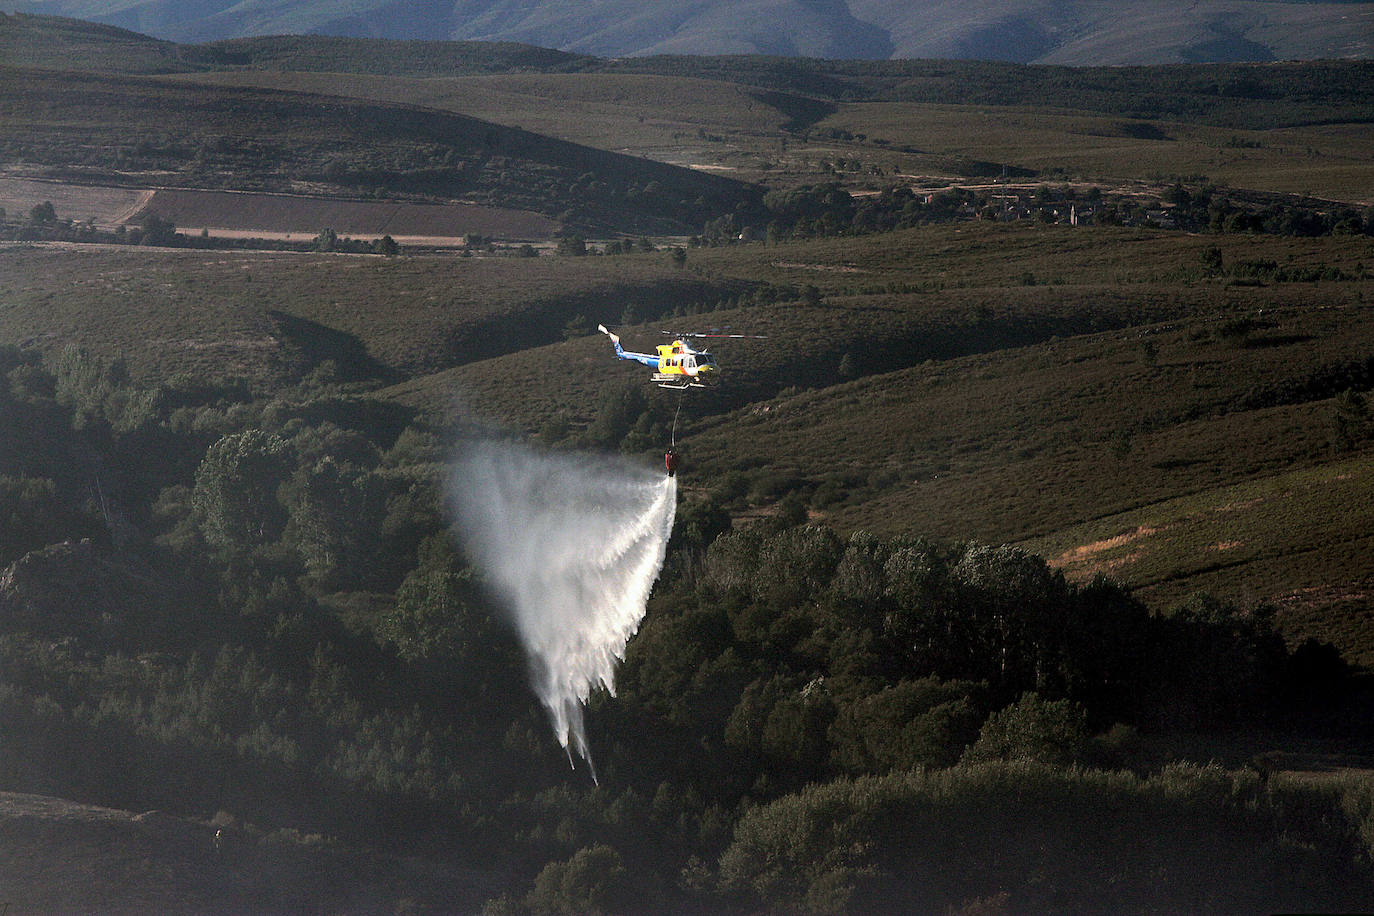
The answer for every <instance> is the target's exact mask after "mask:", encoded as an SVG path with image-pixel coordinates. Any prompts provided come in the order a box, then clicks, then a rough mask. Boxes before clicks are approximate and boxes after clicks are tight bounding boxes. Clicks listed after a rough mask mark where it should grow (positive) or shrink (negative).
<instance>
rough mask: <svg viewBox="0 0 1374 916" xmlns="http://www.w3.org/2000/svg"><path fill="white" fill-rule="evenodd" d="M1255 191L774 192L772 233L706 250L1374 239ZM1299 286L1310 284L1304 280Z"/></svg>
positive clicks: (1349, 224) (720, 225)
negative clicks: (865, 241)
mask: <svg viewBox="0 0 1374 916" xmlns="http://www.w3.org/2000/svg"><path fill="white" fill-rule="evenodd" d="M1251 196H1252V195H1248V194H1245V193H1237V194H1229V193H1227V192H1226V191H1224V190H1220V189H1216V188H1201V189H1198V190H1195V191H1190V190H1188V189H1187V188H1185V187H1183V186H1182V185H1174V186H1172V187H1169V188H1165V189H1163V190H1161V191H1160V192H1159V195H1158V196H1157V197H1156V198H1154V199H1153V200H1151V199H1148V198H1146V199H1141V198H1140V197H1139V196H1138V195H1124V194H1117V193H1111V192H1103V191H1102V189H1101V188H1089V189H1087V190H1082V191H1080V190H1078V189H1075V188H1073V187H1071V186H1069V185H1061V186H1054V185H1049V184H1042V185H1039V186H1038V187H1036V188H1035V189H1034V190H1024V189H1017V188H1014V187H1008V188H1006V189H1005V190H1001V189H999V190H995V191H972V190H969V189H966V188H957V187H956V188H949V189H943V190H935V191H919V190H916V189H912V188H905V187H893V188H887V189H885V190H883V191H882V192H881V193H878V194H873V195H868V196H861V197H856V196H854V195H851V194H850V193H849V192H848V191H847V190H845V188H844V187H843V186H841V185H840V184H839V183H828V184H821V185H805V186H802V187H799V188H794V189H789V190H780V191H770V192H768V193H767V194H765V195H764V197H763V207H764V209H765V211H766V216H764V217H763V220H765V222H763V223H762V228H758V227H752V226H751V227H746V226H745V225H744V224H743V222H742V221H741V220H740V219H739V218H738V217H737V216H736V215H735V214H728V215H726V216H724V217H720V218H718V219H716V220H713V221H711V222H709V223H707V224H706V227H705V231H704V232H703V234H702V235H701V236H699V237H697V240H696V241H697V243H698V244H703V243H704V244H719V243H721V242H730V241H734V240H736V239H739V238H741V237H743V238H746V239H747V238H767V239H769V240H772V241H785V240H789V239H806V238H818V237H828V236H839V235H867V234H870V233H876V232H890V231H893V230H896V229H909V228H913V227H916V226H925V225H930V224H933V223H947V222H955V221H959V220H971V219H985V220H991V221H1000V222H1007V221H1016V220H1030V221H1036V222H1042V223H1057V224H1070V223H1074V224H1078V225H1106V226H1147V227H1154V228H1168V229H1182V230H1186V231H1191V232H1215V233H1246V232H1248V233H1265V234H1271V235H1289V236H1324V235H1341V234H1346V235H1374V208H1366V209H1365V210H1364V211H1363V212H1361V211H1359V210H1357V209H1355V208H1353V207H1349V206H1339V205H1331V204H1325V205H1314V204H1311V203H1307V202H1302V201H1299V200H1287V201H1285V200H1278V199H1269V200H1265V201H1262V202H1260V201H1254V200H1251V199H1249V198H1250V197H1251ZM1294 279H1304V278H1301V277H1295V278H1294Z"/></svg>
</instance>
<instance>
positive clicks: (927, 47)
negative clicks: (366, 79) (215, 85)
mask: <svg viewBox="0 0 1374 916" xmlns="http://www.w3.org/2000/svg"><path fill="white" fill-rule="evenodd" d="M0 10H3V11H7V12H16V11H18V12H29V13H41V14H47V15H55V16H66V17H72V18H76V19H84V20H89V21H93V22H101V23H106V24H109V25H115V26H119V27H122V28H126V29H132V30H134V31H137V32H142V33H144V34H147V35H152V36H155V37H158V38H166V39H171V40H174V41H179V42H205V41H215V40H219V39H225V38H240V37H249V36H260V35H277V34H320V35H341V36H351V37H371V38H399V39H432V40H442V39H450V40H478V41H514V42H522V43H525V44H530V45H538V46H540V47H545V48H556V49H560V50H565V51H577V52H582V53H586V54H595V55H598V56H602V57H631V56H642V55H650V54H693V55H708V54H712V55H713V54H770V55H781V56H802V57H825V58H863V59H887V58H963V59H982V60H1002V61H1015V62H1020V63H1047V64H1067V65H1075V66H1083V65H1108V66H1110V65H1119V64H1164V63H1188V62H1202V61H1269V60H1311V59H1318V58H1368V57H1371V56H1374V2H1370V0H1348V2H1330V0H1328V2H1304V0H1192V2H1181V0H673V2H661V0H660V2H654V0H648V2H646V0H576V2H569V0H327V2H322V0H21V2H15V0H0Z"/></svg>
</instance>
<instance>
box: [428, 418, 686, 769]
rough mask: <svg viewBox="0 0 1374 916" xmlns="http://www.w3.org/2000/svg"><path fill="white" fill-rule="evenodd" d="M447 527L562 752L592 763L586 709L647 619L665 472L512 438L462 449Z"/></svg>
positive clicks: (673, 497)
mask: <svg viewBox="0 0 1374 916" xmlns="http://www.w3.org/2000/svg"><path fill="white" fill-rule="evenodd" d="M448 492H449V504H450V507H451V509H452V511H453V517H454V522H455V524H454V528H455V531H456V532H457V534H458V536H459V537H460V539H461V540H462V542H463V544H464V546H465V548H466V550H467V553H468V556H469V557H470V558H471V559H472V560H473V562H475V563H476V564H477V565H478V566H480V567H481V568H482V570H483V572H484V573H485V575H486V579H487V582H488V583H489V584H490V586H491V587H492V589H493V590H494V591H495V592H496V593H497V595H498V597H499V598H500V599H501V601H502V602H503V604H504V605H505V607H506V609H507V610H508V611H509V613H510V616H511V620H512V622H513V623H514V624H515V628H516V631H517V633H518V634H519V636H520V640H521V642H522V643H524V646H525V651H526V653H527V654H528V656H529V660H530V678H531V681H532V682H533V686H534V691H535V693H536V694H537V695H538V697H539V699H540V701H541V702H542V703H543V704H544V706H545V707H546V708H547V709H548V711H549V716H550V718H551V719H552V721H553V730H554V734H555V735H556V736H557V738H558V741H559V743H560V744H562V745H563V747H564V749H565V750H566V751H567V752H568V761H569V763H571V762H572V760H573V757H572V754H573V751H574V750H576V751H577V753H578V754H579V755H580V756H581V757H582V758H583V759H584V760H586V761H587V765H588V767H590V768H591V771H592V778H593V779H595V778H596V769H595V766H594V765H593V763H592V757H591V751H590V749H589V748H588V746H587V734H586V730H585V727H584V723H583V711H584V708H585V706H586V702H587V698H588V697H589V696H590V695H591V692H592V690H593V689H594V688H595V687H596V685H597V684H601V685H603V686H605V688H606V689H607V690H608V691H610V692H611V694H613V695H614V693H615V666H616V663H617V662H619V661H620V659H622V658H623V657H624V654H625V644H626V642H628V641H629V639H630V637H631V636H633V635H634V633H635V631H636V630H637V629H639V623H640V621H641V620H642V619H643V618H644V608H645V602H646V601H647V600H648V597H649V590H650V588H652V586H653V583H654V580H655V579H656V578H657V577H658V573H659V570H660V569H661V568H662V566H663V556H664V552H665V551H666V550H667V547H668V536H669V534H670V533H671V532H672V528H673V516H674V513H675V512H676V509H677V483H676V480H675V479H674V478H671V477H665V476H663V475H662V474H658V473H653V472H651V471H648V470H645V469H644V468H642V467H638V466H634V465H631V464H629V463H627V462H624V461H620V460H616V459H611V458H608V457H602V456H596V455H587V454H561V455H544V454H538V453H536V452H533V451H530V450H529V449H526V448H522V447H520V446H518V445H514V444H509V443H477V444H474V445H472V446H470V447H467V448H465V449H464V450H463V451H462V453H461V454H460V455H459V457H458V459H457V461H456V462H455V464H454V468H453V472H452V475H451V476H450V479H449V488H448Z"/></svg>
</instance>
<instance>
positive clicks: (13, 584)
mask: <svg viewBox="0 0 1374 916" xmlns="http://www.w3.org/2000/svg"><path fill="white" fill-rule="evenodd" d="M0 378H2V379H3V385H0V421H3V422H4V423H5V428H6V429H7V430H8V431H10V434H9V435H7V436H5V437H3V438H0V519H3V520H4V524H3V525H2V526H0V564H6V565H5V568H4V572H3V574H0V718H3V721H4V722H5V724H6V727H5V729H4V730H3V731H0V788H3V789H5V790H10V791H25V792H41V793H46V794H52V795H59V796H64V797H69V798H73V799H76V800H81V801H89V802H96V803H101V804H107V805H116V806H120V807H126V808H130V809H134V810H146V809H150V808H159V809H163V810H168V811H173V812H177V813H181V814H186V815H190V816H196V817H200V818H204V819H209V818H210V817H211V816H212V815H213V816H214V819H215V822H216V823H221V824H224V825H227V826H229V827H232V828H233V829H234V830H235V831H238V834H237V835H240V840H241V842H240V843H239V846H240V847H241V848H240V850H239V851H235V848H233V846H232V844H231V847H230V848H228V849H227V850H222V851H221V852H220V853H219V855H220V856H221V858H220V859H219V860H218V862H219V867H221V868H228V869H233V868H237V867H243V868H248V867H250V865H251V863H256V862H260V861H261V859H262V856H263V855H264V854H265V853H264V851H263V850H262V849H259V848H257V846H255V845H254V844H255V843H258V841H257V840H255V839H254V838H255V837H265V836H267V835H269V832H280V831H281V830H291V831H296V832H297V834H299V835H308V834H320V835H322V836H327V837H331V838H333V839H332V840H330V842H336V843H344V844H349V845H350V846H354V847H363V848H366V847H369V846H387V847H396V846H405V847H406V848H422V849H424V850H425V854H426V855H433V856H436V857H440V858H443V859H445V860H447V861H459V862H466V863H471V864H472V867H473V868H476V869H482V870H485V871H486V872H487V873H489V874H491V875H493V876H497V875H499V876H500V878H499V881H498V880H497V879H496V878H495V877H493V878H492V882H491V883H489V884H488V885H487V886H488V887H491V886H495V887H497V888H498V889H497V890H494V891H492V890H488V891H483V892H481V893H478V892H477V891H475V890H474V891H470V892H469V893H471V894H473V895H474V896H472V897H470V898H468V899H463V900H457V901H455V900H454V899H453V897H452V893H453V892H452V890H451V888H445V887H441V886H439V885H437V884H434V885H430V884H425V883H424V882H420V883H418V884H414V885H412V886H409V887H407V888H406V889H405V891H404V893H403V894H401V893H399V892H398V896H397V900H396V904H397V905H398V906H403V907H404V908H409V909H413V910H420V911H425V910H433V911H452V910H453V909H455V908H456V909H462V910H469V911H471V910H476V909H478V908H481V907H483V906H485V909H486V911H487V912H489V913H502V912H506V913H526V912H528V913H541V914H542V913H562V912H592V911H600V912H606V913H619V912H624V913H631V912H663V911H668V910H672V911H689V910H690V911H697V912H757V911H759V910H760V909H763V910H770V911H798V910H807V911H814V912H837V913H838V912H865V913H869V912H909V911H911V910H913V909H934V910H937V911H944V910H946V909H957V908H959V907H963V906H966V905H967V906H973V905H974V904H975V903H979V901H982V903H984V904H988V905H994V904H995V905H997V906H1000V907H1001V908H1002V909H1003V910H1005V911H1020V910H1041V909H1045V908H1051V909H1053V908H1063V909H1078V910H1082V909H1110V910H1116V911H1158V910H1161V909H1165V910H1188V911H1208V910H1214V911H1215V910H1225V911H1230V910H1233V909H1234V908H1235V906H1234V904H1235V902H1236V901H1254V902H1255V905H1256V906H1257V907H1260V908H1264V907H1270V908H1283V907H1290V908H1291V907H1297V906H1307V907H1309V908H1310V907H1313V906H1320V907H1323V908H1329V909H1336V908H1344V909H1349V908H1354V907H1356V906H1358V905H1359V901H1361V900H1364V899H1368V895H1369V893H1371V891H1374V871H1371V866H1370V852H1371V849H1370V846H1369V841H1368V837H1369V836H1370V829H1371V826H1370V825H1371V818H1372V817H1374V792H1372V791H1371V787H1370V784H1369V783H1368V781H1367V780H1365V781H1360V780H1350V781H1344V782H1342V781H1327V782H1323V781H1313V782H1306V783H1303V782H1297V781H1288V780H1281V779H1277V778H1276V779H1266V778H1265V776H1264V774H1263V773H1261V772H1259V771H1250V770H1247V771H1239V772H1223V771H1221V770H1219V769H1217V768H1215V767H1212V768H1196V767H1190V766H1167V765H1166V764H1168V762H1169V761H1170V760H1171V759H1172V757H1171V755H1170V754H1169V753H1168V752H1167V751H1166V750H1165V749H1164V748H1163V743H1164V739H1167V737H1168V736H1169V735H1172V734H1175V733H1179V732H1190V733H1191V732H1197V731H1208V730H1221V731H1223V732H1224V731H1226V730H1228V729H1260V728H1263V729H1275V730H1297V731H1299V732H1301V733H1302V734H1306V735H1311V736H1321V735H1324V734H1330V735H1339V734H1341V733H1342V730H1343V729H1344V728H1346V727H1347V726H1348V724H1349V723H1350V722H1352V721H1363V719H1361V717H1365V716H1367V715H1368V713H1369V709H1368V701H1367V698H1366V697H1365V696H1364V694H1363V693H1362V692H1361V688H1360V682H1359V681H1358V680H1357V679H1355V678H1354V677H1353V675H1352V673H1351V672H1350V671H1348V670H1347V669H1346V667H1345V666H1344V665H1343V664H1342V662H1341V660H1340V658H1339V656H1338V655H1337V654H1336V653H1335V652H1334V650H1332V649H1331V648H1330V647H1329V646H1325V645H1321V644H1317V643H1312V642H1309V643H1306V644H1304V645H1302V646H1299V647H1297V648H1294V649H1290V648H1289V647H1288V646H1286V645H1285V644H1284V642H1283V640H1282V639H1281V638H1280V636H1279V634H1278V633H1277V632H1276V630H1275V629H1274V627H1273V625H1272V621H1271V619H1270V617H1269V615H1268V613H1267V612H1266V611H1265V610H1264V609H1262V608H1260V609H1249V610H1242V609H1237V608H1234V607H1231V606H1228V605H1224V604H1221V603H1219V602H1216V601H1214V600H1211V599H1208V598H1205V597H1199V598H1198V599H1196V600H1194V601H1192V602H1190V603H1189V604H1187V605H1186V606H1184V607H1182V608H1179V609H1178V610H1177V611H1176V612H1175V613H1173V614H1171V615H1156V614H1152V613H1150V612H1149V611H1147V610H1146V609H1145V608H1144V606H1143V605H1141V604H1140V603H1139V602H1138V601H1136V600H1135V599H1133V598H1132V597H1131V596H1130V595H1129V594H1127V593H1125V592H1124V591H1122V590H1121V589H1120V588H1119V587H1117V586H1115V585H1113V584H1112V583H1110V582H1108V581H1105V580H1097V581H1094V582H1091V583H1088V584H1085V585H1075V584H1073V583H1070V582H1068V581H1066V580H1065V579H1064V578H1063V576H1062V575H1060V574H1059V573H1057V572H1056V571H1054V570H1052V569H1050V568H1049V567H1048V566H1047V565H1046V564H1045V562H1044V561H1043V560H1041V559H1040V558H1038V557H1035V556H1032V555H1029V554H1027V553H1025V552H1022V551H1020V550H1016V549H1013V548H1007V547H990V546H984V545H978V544H945V543H934V542H930V541H926V540H922V539H920V538H916V537H896V538H878V537H874V536H871V535H868V534H864V533H862V532H860V533H855V534H852V535H848V536H841V535H839V534H837V533H835V532H833V531H830V530H828V529H825V528H818V527H812V526H808V525H806V524H805V513H804V511H798V507H797V506H796V505H793V504H791V503H788V504H787V505H784V506H782V507H780V511H779V513H778V514H777V516H776V517H775V518H774V519H773V520H772V521H770V522H765V523H760V524H759V525H756V526H754V527H752V528H746V529H742V530H738V531H734V530H731V523H730V517H729V514H728V513H727V512H726V511H725V509H724V508H723V505H722V502H721V501H720V499H718V498H717V497H716V496H713V495H712V494H710V493H709V492H707V493H702V494H700V495H698V496H696V497H693V498H691V499H689V500H687V501H685V502H684V503H683V505H682V506H681V508H680V511H679V514H678V519H677V523H676V526H675V529H674V532H673V538H672V541H671V545H670V552H669V558H668V562H667V565H666V567H665V571H664V576H663V578H662V580H661V582H660V585H659V588H658V590H657V592H656V594H655V596H654V597H653V599H652V600H651V603H650V608H649V613H648V616H647V618H646V620H645V621H644V624H643V626H642V628H641V631H640V633H639V634H638V635H637V636H636V637H635V639H634V640H633V641H632V642H631V644H630V647H629V651H628V654H627V657H626V659H625V661H624V663H623V665H622V667H621V668H620V671H619V674H618V681H617V687H618V695H617V696H615V697H611V696H610V695H609V694H606V693H604V692H603V693H600V694H598V695H597V696H595V697H594V698H593V702H592V704H591V710H590V714H589V726H590V733H591V734H590V739H591V746H592V749H593V753H594V755H595V757H596V760H597V765H598V771H599V773H600V776H601V782H600V785H593V784H591V782H590V781H589V780H588V779H587V778H586V777H585V776H584V775H583V774H581V773H577V772H570V771H569V770H568V769H567V762H566V760H565V759H564V758H563V756H562V753H561V751H560V749H559V748H558V747H557V744H556V743H555V742H554V741H553V739H552V737H551V735H550V734H549V730H548V726H547V724H546V722H545V719H544V715H543V712H542V710H540V709H539V708H538V706H537V704H536V703H535V702H534V700H533V698H532V696H531V694H530V691H529V690H528V687H527V686H526V681H525V678H526V674H525V662H524V659H523V658H522V655H521V652H520V650H519V648H518V646H517V645H516V643H515V641H514V639H513V637H512V634H511V632H510V631H509V629H508V628H507V627H506V626H505V625H504V623H503V622H502V619H501V616H500V614H499V612H498V611H497V610H496V609H495V608H494V607H493V606H492V604H491V602H490V600H489V598H488V597H487V595H486V593H485V591H484V590H483V588H482V572H481V570H480V569H473V568H471V567H470V566H469V565H468V564H467V563H466V562H465V561H464V559H463V558H462V557H461V556H459V555H458V554H457V553H456V552H455V550H454V548H453V546H452V544H451V542H450V540H449V538H448V535H447V532H446V525H445V521H444V517H443V511H442V508H441V496H440V489H441V481H442V479H443V477H444V467H445V456H446V450H445V448H443V447H442V446H441V444H440V439H439V437H438V435H437V434H436V432H435V431H434V430H431V429H428V428H427V427H426V426H425V424H424V423H422V422H421V421H420V420H419V419H418V418H416V417H414V416H412V415H411V414H410V413H408V412H407V411H404V410H401V409H398V408H396V407H394V406H392V405H389V404H386V403H383V402H380V401H377V400H374V399H372V398H371V397H370V396H369V389H368V387H367V385H366V384H363V383H354V382H345V381H342V380H341V379H340V377H339V374H338V373H337V372H336V371H335V370H334V369H333V367H332V366H331V365H329V364H327V363H325V364H320V365H318V366H316V367H314V368H313V369H312V370H311V371H310V372H308V373H306V374H303V375H300V376H299V377H297V379H296V381H295V382H294V383H292V384H290V385H287V386H284V387H282V388H279V389H276V390H271V391H268V390H261V389H255V388H254V386H253V385H251V384H249V383H246V382H235V381H232V380H227V381H223V382H216V383H206V382H193V381H191V380H180V381H173V382H171V383H168V384H165V385H161V386H156V387H149V386H143V385H139V384H137V383H136V382H134V381H133V380H131V379H130V377H129V375H128V373H127V371H126V370H125V368H124V367H123V365H122V364H121V363H120V362H119V361H110V360H104V359H100V358H96V357H93V356H91V355H89V354H87V353H84V352H82V351H81V350H78V349H76V348H67V349H66V350H64V351H62V352H61V353H60V354H57V355H56V356H55V357H54V358H53V359H52V360H51V361H50V362H48V363H44V362H42V361H41V360H39V359H38V358H37V357H36V356H35V355H34V354H33V353H32V352H30V351H23V350H16V349H13V348H9V349H5V350H4V351H2V352H0ZM621 400H623V399H621ZM637 406H642V405H636V404H634V403H620V401H616V400H615V399H612V400H611V401H608V402H607V403H606V404H605V405H603V410H602V413H603V416H602V417H601V419H600V420H598V423H597V424H595V425H594V428H592V429H590V430H588V432H587V436H588V437H589V438H588V442H592V441H596V442H598V443H599V444H600V446H601V447H610V448H614V447H617V446H623V447H628V448H632V449H633V448H635V447H637V446H636V443H637V441H640V440H636V436H640V437H644V436H647V437H648V438H650V439H652V438H653V436H652V433H651V431H647V430H640V429H638V426H639V422H638V420H636V408H637ZM638 416H639V418H640V419H642V418H643V417H644V416H645V414H644V413H643V412H640V413H639V414H638ZM643 441H647V439H645V440H643ZM458 447H461V444H460V445H459V446H458ZM1314 710H1315V711H1316V713H1315V717H1314V712H1313V711H1314ZM1118 825H1120V829H1119V830H1118V829H1116V828H1117V826H1118ZM297 834H293V835H297ZM1028 836H1032V837H1034V838H1035V840H1034V842H1027V841H1026V837H1028ZM263 842H265V840H263ZM970 850H977V852H970ZM1208 850H1211V854H1208V855H1204V852H1206V851H1208ZM918 851H919V854H916V853H917V852H918ZM321 893H323V894H324V897H323V898H322V899H320V900H319V901H318V902H319V904H320V905H321V906H328V905H332V904H338V905H343V903H344V901H346V899H347V893H348V888H347V887H346V886H344V885H342V884H341V885H340V886H339V887H337V888H329V889H325V890H323V891H322V892H321ZM331 894H335V895H338V896H337V898H330V896H329V895H331ZM402 897H404V900H403V899H402ZM999 901H1000V903H999ZM980 905H981V904H980Z"/></svg>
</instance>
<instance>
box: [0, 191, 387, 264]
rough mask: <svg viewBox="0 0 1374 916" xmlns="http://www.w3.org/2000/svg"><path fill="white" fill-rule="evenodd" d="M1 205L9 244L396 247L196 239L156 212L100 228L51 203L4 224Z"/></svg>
mask: <svg viewBox="0 0 1374 916" xmlns="http://www.w3.org/2000/svg"><path fill="white" fill-rule="evenodd" d="M7 215H8V214H6V213H5V210H4V208H3V207H0V238H6V239H8V240H9V241H12V242H80V243H86V244H95V243H99V244H105V245H157V246H159V247H163V248H203V249H219V250H242V249H252V250H255V251H337V252H340V253H347V254H381V255H387V256H391V255H395V254H398V253H399V252H400V246H399V245H397V244H396V240H395V239H393V238H392V237H391V236H389V235H384V236H381V237H380V238H377V239H373V240H371V241H367V240H363V239H351V238H348V237H346V236H345V237H340V236H339V235H338V233H336V232H335V231H334V230H333V229H329V228H325V229H323V230H321V231H320V233H319V235H317V236H316V237H315V238H314V239H312V240H309V241H300V242H293V241H290V240H287V239H266V238H257V237H249V238H226V237H222V236H213V235H210V233H209V232H208V231H203V232H201V233H200V234H199V235H186V234H185V233H182V232H178V231H177V227H176V224H175V223H173V222H172V221H171V220H167V219H163V218H162V217H160V216H158V215H157V214H156V213H143V214H140V215H139V217H138V218H137V219H136V220H134V222H133V224H132V225H124V224H120V225H118V226H115V227H114V228H113V229H101V228H99V227H98V226H96V225H94V224H93V223H89V222H85V223H83V222H77V221H75V220H72V219H68V218H64V217H60V216H58V214H57V211H56V209H55V208H54V207H53V205H52V201H44V202H43V203H41V204H35V205H34V206H33V207H31V208H30V209H29V213H28V216H27V218H24V219H20V220H14V221H7V220H6V217H7Z"/></svg>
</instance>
